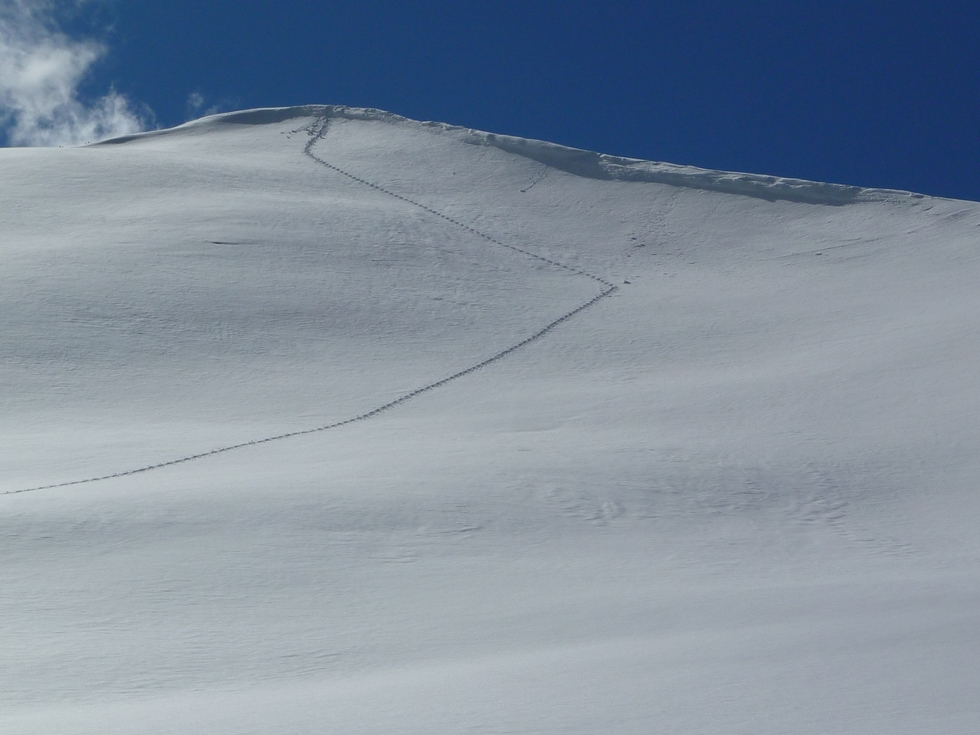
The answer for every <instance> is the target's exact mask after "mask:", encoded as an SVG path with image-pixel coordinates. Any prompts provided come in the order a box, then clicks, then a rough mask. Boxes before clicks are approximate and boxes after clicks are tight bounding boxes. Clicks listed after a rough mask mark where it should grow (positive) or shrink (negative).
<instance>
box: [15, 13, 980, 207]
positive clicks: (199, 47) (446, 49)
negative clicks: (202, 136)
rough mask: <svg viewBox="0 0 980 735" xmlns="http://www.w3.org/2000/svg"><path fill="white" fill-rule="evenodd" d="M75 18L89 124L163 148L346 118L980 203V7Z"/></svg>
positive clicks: (61, 22) (70, 30)
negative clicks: (246, 127)
mask: <svg viewBox="0 0 980 735" xmlns="http://www.w3.org/2000/svg"><path fill="white" fill-rule="evenodd" d="M2 1H4V2H23V1H24V0H2ZM52 7H53V6H52ZM60 8H61V9H60V12H57V13H55V15H56V16H57V17H55V18H54V19H53V20H51V22H52V23H56V24H57V25H58V27H59V28H60V29H61V31H62V32H63V33H64V34H65V36H66V37H68V38H71V39H84V38H89V39H97V40H99V41H100V42H101V43H102V44H103V53H102V56H101V58H100V59H99V60H98V61H97V62H95V63H94V64H93V65H92V66H91V67H90V68H89V69H88V73H87V75H86V76H85V77H84V81H83V82H82V83H81V86H80V87H79V89H78V97H79V100H80V101H81V103H82V104H91V102H90V101H91V100H95V99H97V98H98V97H99V96H100V95H104V94H106V92H107V91H108V90H110V89H114V90H115V91H116V92H117V93H119V94H121V95H123V96H125V98H126V99H127V100H128V102H129V104H130V106H131V107H132V109H133V110H134V111H136V112H137V113H140V114H142V116H143V117H144V118H145V119H151V120H152V125H153V126H169V125H174V124H178V123H180V122H183V121H185V120H186V119H189V118H191V117H196V116H198V115H199V114H203V112H205V111H207V110H209V109H212V108H217V109H220V110H231V109H241V108H248V107H262V106H279V105H294V104H307V103H329V104H347V105H356V106H369V107H379V108H383V109H387V110H390V111H393V112H397V113H400V114H403V115H406V116H409V117H414V118H420V119H434V120H440V121H444V122H449V123H454V124H459V125H465V126H468V127H474V128H480V129H485V130H491V131H494V132H501V133H509V134H513V135H521V136H527V137H535V138H543V139H547V140H552V141H555V142H559V143H564V144H567V145H572V146H578V147H582V148H589V149H593V150H599V151H602V152H606V153H613V154H618V155H625V156H633V157H637V158H649V159H654V160H663V161H671V162H675V163H685V164H694V165H697V166H704V167H707V168H718V169H728V170H738V171H751V172H757V173H767V174H777V175H783V176H794V177H800V178H808V179H816V180H821V181H834V182H842V183H848V184H858V185H863V186H881V187H889V188H898V189H909V190H915V191H921V192H924V193H928V194H935V195H943V196H952V197H959V198H966V199H974V200H980V4H978V3H976V2H973V3H967V2H942V1H941V0H940V1H939V2H936V3H923V2H906V1H905V0H891V1H890V2H847V3H845V2H835V1H834V0H825V1H824V2H820V3H803V2H793V1H792V0H782V2H767V1H765V0H762V1H757V2H744V3H743V2H711V1H698V0H687V1H685V2H615V1H613V2H604V3H599V2H576V1H574V0H566V1H564V2H535V1H534V0H524V2H515V1H512V0H495V1H493V2H487V3H472V2H465V0H458V1H457V2H437V1H429V2H424V1H423V2H418V1H413V0H401V1H399V2H390V1H387V0H356V1H355V0H337V1H333V0H322V1H321V2H314V3H311V2H308V1H306V2H298V1H295V2H294V1H293V0H276V1H275V2H272V1H265V0H257V1H253V2H249V1H248V0H244V1H243V0H239V2H225V0H213V1H210V2H209V1H207V0H204V1H203V2H202V1H201V0H195V1H191V0H168V2H166V3H163V2H137V1H131V0H115V1H112V2H98V0H90V2H88V3H87V5H85V6H83V10H82V11H77V10H76V11H74V12H67V10H68V8H69V6H68V5H66V4H65V3H62V4H61V5H60ZM52 12H54V11H52ZM198 95H199V96H198ZM148 110H151V111H152V116H151V115H150V113H149V112H148Z"/></svg>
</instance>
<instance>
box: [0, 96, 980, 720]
mask: <svg viewBox="0 0 980 735" xmlns="http://www.w3.org/2000/svg"><path fill="white" fill-rule="evenodd" d="M978 284H980V205H978V204H975V203H971V202H961V201H950V200H941V199H933V198H929V197H922V196H918V195H911V194H907V193H903V192H887V191H875V190H862V189H855V188H849V187H837V186H831V185H824V184H812V183H808V182H800V181H792V180H782V179H773V178H767V177H757V176H745V175H737V174H724V173H718V172H709V171H701V170H697V169H689V168H685V167H678V166H670V165H666V164H652V163H646V162H639V161H630V160H626V159H617V158H612V157H606V156H598V155H596V154H590V153H586V152H583V151H572V150H570V149H565V148H561V147H558V146H553V145H549V144H546V143H540V142H535V141H523V140H519V139H514V138H506V137H503V136H493V135H489V134H484V133H478V132H475V131H469V130H464V129H459V128H452V127H448V126H443V125H436V124H427V123H425V124H424V123H417V122H414V121H409V120H405V119H402V118H398V117H395V116H392V115H388V114H385V113H381V112H377V111H368V110H351V109H346V108H327V107H309V108H293V109H288V110H265V111H251V112H247V113H236V114H231V115H223V116H217V117H212V118H207V119H205V120H203V121H199V122H197V123H192V124H189V125H186V126H183V127H181V128H177V129H174V130H172V131H164V132H162V133H153V134H147V135H143V136H135V137H132V138H130V139H125V140H121V141H116V142H113V143H111V144H102V145H98V146H92V147H88V148H81V149H65V150H38V149H32V150H3V151H0V387H2V389H0V493H3V494H2V495H0V732H3V733H4V734H5V735H27V734H28V733H30V734H32V735H33V734H36V733H46V734H47V735H69V734H70V735H82V734H83V733H84V734H86V735H115V734H120V735H121V734H123V733H127V734H128V733H155V734H156V733H159V734H163V733H167V734H173V735H177V734H181V735H183V734H186V733H208V734H212V733H213V734H221V735H225V734H227V735H233V734H234V735H259V734H261V735H273V734H275V735H299V734H301V733H304V734H305V733H353V734H358V733H372V734H381V733H418V734H419V735H422V734H427V735H430V734H433V733H446V734H458V733H562V734H575V733H582V734H583V735H584V734H586V733H589V734H592V733H636V734H641V733H642V734H645V735H646V734H649V733H656V732H664V733H668V732H669V733H717V734H718V735H731V734H733V733H739V734H742V733H744V734H745V735H765V734H772V735H776V734H779V735H785V734H786V733H793V734H797V735H817V734H820V733H837V734H844V733H853V734H854V735H858V734H860V735H867V734H868V733H882V734H885V733H887V734H888V735H902V734H908V733H917V734H919V733H921V734H922V735H927V734H928V735H935V734H936V733H943V734H945V735H954V734H958V733H962V734H963V735H967V734H969V733H976V732H978V730H980V538H978V530H980V498H978V489H980V488H978V483H980V421H978V415H980V380H978V379H977V378H978V366H980V329H978V328H980V286H978ZM565 317H567V318H565ZM471 368H476V369H471ZM402 398H406V400H401V399H402ZM378 409H381V410H378ZM276 437H279V438H276ZM265 439H270V441H261V440H265ZM221 449H225V450H226V451H219V452H216V453H211V452H212V451H213V450H221ZM200 455H204V456H200ZM181 460H183V461H181ZM134 470H141V471H138V472H133V471H134ZM98 478H101V479H98Z"/></svg>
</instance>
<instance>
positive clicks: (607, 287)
mask: <svg viewBox="0 0 980 735" xmlns="http://www.w3.org/2000/svg"><path fill="white" fill-rule="evenodd" d="M325 129H326V120H325V119H324V118H321V119H320V120H318V121H317V123H314V125H312V126H311V127H310V128H309V132H310V136H311V137H310V142H309V143H307V144H306V147H305V148H304V151H303V152H304V153H305V154H306V155H307V156H309V157H310V158H312V159H313V160H314V161H316V162H318V163H320V164H322V165H324V166H326V167H328V168H330V169H332V170H334V171H336V172H338V173H340V174H343V175H344V176H346V177H347V178H349V179H352V180H354V181H356V182H358V183H361V184H364V185H366V186H369V187H371V188H373V189H376V190H378V191H380V192H383V193H384V194H387V195H389V196H392V197H395V198H397V199H401V200H402V201H404V202H407V203H409V204H412V205H414V206H416V207H419V208H421V209H423V210H425V211H426V212H430V213H431V214H434V215H436V216H437V217H440V218H442V219H444V220H446V221H448V222H451V223H452V224H454V225H456V226H458V227H462V228H464V229H466V230H468V231H470V232H472V233H473V234H475V235H478V236H479V237H482V238H483V239H485V240H488V241H489V242H492V243H494V244H496V245H500V246H502V247H505V248H509V249H510V250H514V251H516V252H518V253H522V254H523V255H527V256H530V257H532V258H535V259H537V260H541V261H543V262H545V263H548V264H550V265H553V266H555V267H557V268H562V269H564V270H567V271H570V272H572V273H575V274H577V275H581V276H585V277H587V278H591V279H592V280H593V281H597V282H598V283H600V284H602V286H603V289H602V291H601V292H600V293H599V294H598V295H596V296H594V297H593V298H591V299H590V300H588V301H586V302H585V303H584V304H581V305H579V306H577V307H576V308H574V309H572V310H571V311H569V312H566V313H565V314H562V315H561V316H560V317H558V318H557V319H555V320H554V321H552V322H550V323H548V324H547V325H545V326H544V327H543V328H541V329H539V330H538V331H537V332H535V333H534V334H532V335H531V336H530V337H527V338H526V339H523V340H521V341H520V342H518V343H517V344H514V345H511V346H510V347H507V348H505V349H503V350H501V351H500V352H498V353H496V354H495V355H492V356H490V357H488V358H487V359H485V360H483V361H482V362H479V363H477V364H476V365H471V366H470V367H468V368H465V369H463V370H460V371H459V372H457V373H453V374H452V375H450V376H448V377H445V378H442V379H441V380H437V381H435V382H434V383H428V384H427V385H423V386H422V387H421V388H416V389H415V390H413V391H411V392H410V393H406V394H405V395H403V396H401V397H399V398H396V399H395V400H393V401H389V402H388V403H385V404H383V405H381V406H378V407H377V408H374V409H372V410H370V411H367V412H365V413H362V414H358V415H357V416H354V417H353V418H349V419H345V420H343V421H336V422H334V423H332V424H326V425H325V426H317V427H315V428H312V429H301V430H299V431H289V432H286V433H284V434H277V435H275V436H268V437H265V438H263V439H252V440H251V441H247V442H239V443H238V444H230V445H228V446H226V447H219V448H217V449H212V450H210V451H208V452H200V453H198V454H191V455H188V456H186V457H179V458H177V459H171V460H169V461H167V462H158V463H156V464H151V465H146V466H144V467H138V468H135V469H132V470H124V471H122V472H113V473H111V474H108V475H100V476H98V477H88V478H85V479H84V480H70V481H68V482H58V483H54V484H51V485H41V486H38V487H31V488H25V489H23V490H8V491H6V492H2V493H0V495H21V494H23V493H31V492H37V491H40V490H54V489H56V488H63V487H73V486H75V485H87V484H90V483H93V482H102V481H103V480H114V479H118V478H121V477H131V476H133V475H139V474H143V473H144V472H151V471H153V470H159V469H163V468H164V467H173V466H175V465H179V464H184V463H186V462H193V461H194V460H198V459H204V458H206V457H213V456H215V455H218V454H224V453H225V452H232V451H234V450H236V449H244V448H246V447H255V446H259V445H260V444H269V443H270V442H274V441H280V440H283V439H292V438H294V437H298V436H307V435H309V434H318V433H320V432H324V431H330V430H331V429H338V428H340V427H341V426H347V425H349V424H354V423H357V422H358V421H365V420H367V419H369V418H372V417H374V416H377V415H378V414H380V413H382V412H384V411H389V410H391V409H393V408H395V407H396V406H399V405H401V404H402V403H405V402H407V401H410V400H412V399H413V398H416V397H417V396H420V395H422V394H423V393H428V392H429V391H433V390H435V389H436V388H441V387H442V386H444V385H446V384H447V383H451V382H452V381H454V380H457V379H459V378H462V377H463V376H465V375H469V374H470V373H473V372H476V371H477V370H480V369H482V368H485V367H487V366H488V365H490V364H492V363H495V362H497V361H498V360H501V359H503V358H504V357H506V356H507V355H509V354H511V353H513V352H517V351H518V350H520V349H522V348H524V347H526V346H528V345H529V344H531V343H532V342H536V341H537V340H539V339H541V338H542V337H544V336H545V335H546V334H548V333H549V332H551V331H552V330H553V329H555V328H556V327H558V326H559V325H561V324H563V323H564V322H566V321H568V320H569V319H571V318H572V317H574V316H576V315H577V314H579V313H581V312H583V311H585V310H586V309H588V308H589V307H591V306H594V305H595V304H597V303H598V302H599V301H601V300H602V299H604V298H606V297H607V296H609V295H610V294H611V293H613V292H614V291H616V290H617V287H616V286H614V285H612V284H611V283H609V282H608V281H605V280H603V279H602V278H599V277H598V276H594V275H592V274H591V273H586V272H585V271H581V270H578V269H576V268H573V267H571V266H568V265H564V264H563V263H558V262H556V261H553V260H549V259H548V258H544V257H542V256H540V255H535V254H534V253H531V252H528V251H526V250H522V249H521V248H518V247H515V246H513V245H507V244H505V243H502V242H500V241H498V240H496V239H494V238H493V237H490V236H489V235H486V234H484V233H482V232H480V231H478V230H475V229H474V228H472V227H470V226H469V225H466V224H464V223H462V222H459V221H457V220H454V219H452V218H451V217H448V216H447V215H444V214H442V213H441V212H438V211H436V210H434V209H431V208H429V207H427V206H425V205H424V204H420V203H418V202H414V201H412V200H411V199H408V198H406V197H403V196H401V195H399V194H395V193H394V192H391V191H388V190H387V189H384V188H382V187H380V186H378V185H376V184H372V183H370V182H368V181H365V180H363V179H360V178H358V177H356V176H354V175H352V174H349V173H347V172H346V171H343V170H341V169H339V168H337V167H336V166H334V165H332V164H329V163H327V162H326V161H323V160H321V159H320V158H317V157H316V156H315V155H313V152H312V149H313V146H314V145H315V144H316V142H317V141H318V140H320V139H321V138H322V137H323V133H324V131H325Z"/></svg>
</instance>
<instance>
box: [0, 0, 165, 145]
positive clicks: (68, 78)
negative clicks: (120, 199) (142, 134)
mask: <svg viewBox="0 0 980 735" xmlns="http://www.w3.org/2000/svg"><path fill="white" fill-rule="evenodd" d="M82 2H84V0H82ZM77 4H78V3H76V5H77ZM58 8H59V6H58V5H57V4H56V3H55V2H54V0H0V137H5V138H6V143H7V144H8V145H13V146H59V145H63V146H70V145H80V144H84V143H91V142H95V141H97V140H104V139H106V138H112V137H116V136H119V135H128V134H131V133H136V132H139V131H141V130H144V129H145V127H146V124H145V122H144V120H143V118H142V117H141V116H140V115H139V114H138V113H137V112H136V111H135V110H134V109H133V107H132V105H131V104H130V102H129V100H127V99H126V97H124V96H123V95H121V94H119V93H118V92H116V91H114V90H110V91H109V92H108V93H106V94H105V95H103V96H102V97H99V98H97V99H93V100H86V99H83V97H82V95H81V93H80V86H81V84H82V83H83V81H84V80H85V79H86V77H87V75H88V74H89V72H90V71H91V68H92V65H93V64H95V62H97V61H98V60H99V59H100V58H101V57H102V56H103V55H104V54H105V52H106V49H105V46H104V45H102V44H100V43H98V42H96V41H92V40H88V39H82V40H79V39H73V38H70V37H69V36H68V35H67V34H66V33H64V32H63V31H62V30H60V29H59V28H58V24H57V16H58Z"/></svg>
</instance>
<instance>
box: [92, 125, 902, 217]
mask: <svg viewBox="0 0 980 735" xmlns="http://www.w3.org/2000/svg"><path fill="white" fill-rule="evenodd" d="M311 116H312V117H319V118H323V119H329V118H344V119H348V120H379V121H384V122H388V123H391V124H393V125H412V126H424V127H428V128H430V129H435V130H438V131H439V132H441V133H444V134H450V135H454V136H458V137H460V138H461V139H462V140H464V141H465V142H467V143H470V144H473V145H487V146H493V147H494V148H499V149H500V150H502V151H506V152H508V153H513V154H515V155H518V156H524V157H525V158H529V159H531V160H533V161H539V162H541V163H544V164H546V165H548V166H551V167H553V168H556V169H559V170H561V171H567V172H568V173H571V174H575V175H576V176H583V177H586V178H590V179H600V180H616V181H639V182H647V183H654V184H668V185H670V186H682V187H688V188H692V189H704V190H706V191H718V192H723V193H726V194H738V195H742V196H750V197H758V198H760V199H766V200H768V201H778V200H785V201H790V202H803V203H808V204H830V205H843V204H849V203H851V202H854V201H857V200H858V198H859V197H860V196H862V195H863V194H865V193H867V194H868V195H874V194H875V193H876V192H881V190H866V189H862V188H861V187H858V186H844V185H841V184H825V183H820V182H815V181H804V180H801V179H792V178H785V177H780V176H760V175H757V174H746V173H733V172H728V171H712V170H709V169H702V168H697V167H695V166H678V165H674V164H670V163H658V162H654V161H643V160H639V159H633V158H622V157H619V156H609V155H606V154H602V153H594V152H592V151H586V150H582V149H579V148H570V147H568V146H563V145H558V144H556V143H549V142H547V141H542V140H531V139H528V138H518V137H515V136H510V135H497V134H494V133H485V132H482V131H478V130H472V129H469V128H461V127H458V126H452V125H446V124H443V123H421V122H417V121H414V120H410V119H408V118H404V117H401V116H399V115H394V114H392V113H390V112H384V111H383V110H374V109H367V108H352V107H342V106H329V105H306V106H300V107H280V108H268V109H258V110H246V111H243V112H231V113H224V114H221V115H214V116H212V117H209V118H204V119H203V120H200V121H195V122H193V123H190V124H188V125H184V126H182V127H180V128H175V129H173V130H168V131H161V132H159V133H144V134H142V135H135V136H126V137H123V138H117V139H114V140H109V141H106V142H104V143H101V144H100V145H106V144H110V145H111V144H118V143H125V142H129V141H132V140H137V139H140V138H143V137H146V136H147V135H151V136H152V135H159V134H173V133H175V132H181V133H186V132H190V131H198V130H199V129H201V128H207V127H208V126H212V125H227V124H232V125H266V124H272V123H278V122H283V121H285V120H293V119H297V118H304V117H311ZM890 193H893V194H905V192H890Z"/></svg>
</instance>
